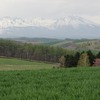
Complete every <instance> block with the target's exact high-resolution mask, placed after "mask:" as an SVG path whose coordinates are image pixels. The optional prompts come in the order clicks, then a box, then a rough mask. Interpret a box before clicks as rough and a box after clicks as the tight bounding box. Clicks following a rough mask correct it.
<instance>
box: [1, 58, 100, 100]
mask: <svg viewBox="0 0 100 100" xmlns="http://www.w3.org/2000/svg"><path fill="white" fill-rule="evenodd" d="M10 61H13V62H10ZM8 65H9V66H10V65H12V67H11V66H10V69H9V71H7V69H6V71H4V70H5V69H4V70H3V69H2V71H0V100H100V67H95V68H90V67H84V68H80V67H79V68H67V69H53V68H51V67H50V66H51V65H52V64H45V63H40V62H28V61H23V60H16V59H2V58H0V69H1V68H3V67H5V68H6V67H7V66H8ZM25 65H27V67H25ZM32 65H33V66H32ZM1 66H2V67H1ZM18 66H19V67H18ZM20 66H23V67H22V68H21V67H20ZM28 66H31V67H32V68H28ZM34 66H35V68H33V67H34ZM39 66H40V67H39ZM36 67H39V68H40V69H39V68H36ZM42 67H43V68H42ZM11 68H12V69H11ZM15 68H17V69H18V68H19V69H20V68H21V70H20V71H18V70H17V69H16V70H15ZM26 68H28V69H27V70H26ZM32 69H35V70H32ZM37 69H39V70H37ZM12 70H14V71H12Z"/></svg>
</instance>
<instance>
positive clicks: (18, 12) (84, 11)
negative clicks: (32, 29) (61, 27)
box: [0, 0, 100, 18]
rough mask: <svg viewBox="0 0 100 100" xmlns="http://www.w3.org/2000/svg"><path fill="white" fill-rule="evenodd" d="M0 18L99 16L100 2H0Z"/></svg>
mask: <svg viewBox="0 0 100 100" xmlns="http://www.w3.org/2000/svg"><path fill="white" fill-rule="evenodd" d="M0 13H1V14H0V17H3V16H11V17H22V18H23V17H24V18H32V17H50V18H58V17H63V16H66V15H87V16H98V15H100V0H0Z"/></svg>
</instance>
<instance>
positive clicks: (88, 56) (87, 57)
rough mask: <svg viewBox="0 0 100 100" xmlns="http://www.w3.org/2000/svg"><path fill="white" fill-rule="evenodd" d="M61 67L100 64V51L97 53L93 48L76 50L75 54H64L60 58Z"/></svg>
mask: <svg viewBox="0 0 100 100" xmlns="http://www.w3.org/2000/svg"><path fill="white" fill-rule="evenodd" d="M59 62H60V67H65V68H66V67H78V66H79V67H85V66H86V67H87V66H100V52H98V53H97V54H96V55H94V54H93V53H92V51H91V50H88V51H82V52H76V53H75V54H74V55H64V56H62V57H61V58H60V59H59Z"/></svg>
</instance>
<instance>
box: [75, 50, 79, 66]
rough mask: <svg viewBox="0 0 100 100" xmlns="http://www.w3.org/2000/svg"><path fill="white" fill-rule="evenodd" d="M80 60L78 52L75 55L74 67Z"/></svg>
mask: <svg viewBox="0 0 100 100" xmlns="http://www.w3.org/2000/svg"><path fill="white" fill-rule="evenodd" d="M79 58H80V53H79V52H76V53H75V55H74V67H76V66H77V64H78V61H79Z"/></svg>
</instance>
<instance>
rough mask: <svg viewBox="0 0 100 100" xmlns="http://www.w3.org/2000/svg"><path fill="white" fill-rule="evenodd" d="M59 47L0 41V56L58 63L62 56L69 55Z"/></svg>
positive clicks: (68, 52)
mask: <svg viewBox="0 0 100 100" xmlns="http://www.w3.org/2000/svg"><path fill="white" fill-rule="evenodd" d="M72 52H73V51H68V50H65V49H62V48H60V47H51V46H44V45H33V44H31V43H30V44H29V43H21V42H15V41H10V40H2V39H1V40H0V56H6V57H16V58H21V59H29V60H39V61H49V62H59V58H60V57H61V56H62V55H65V54H70V53H72Z"/></svg>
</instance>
